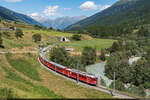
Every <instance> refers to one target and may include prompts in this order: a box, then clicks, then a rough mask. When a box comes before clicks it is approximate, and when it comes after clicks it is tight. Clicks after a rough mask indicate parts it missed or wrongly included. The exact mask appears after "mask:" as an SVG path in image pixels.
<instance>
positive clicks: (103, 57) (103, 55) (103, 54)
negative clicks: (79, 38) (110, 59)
mask: <svg viewBox="0 0 150 100" xmlns="http://www.w3.org/2000/svg"><path fill="white" fill-rule="evenodd" d="M100 59H101V60H102V61H105V60H106V57H105V51H104V49H102V50H101V55H100Z"/></svg>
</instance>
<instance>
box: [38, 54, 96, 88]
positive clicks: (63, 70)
mask: <svg viewBox="0 0 150 100" xmlns="http://www.w3.org/2000/svg"><path fill="white" fill-rule="evenodd" d="M39 60H40V62H41V63H42V64H43V65H45V66H46V67H47V68H49V69H52V70H54V71H56V72H58V73H60V74H63V75H65V76H67V77H70V78H73V79H76V80H77V78H78V80H79V81H81V82H84V83H87V84H90V85H97V77H96V76H95V75H93V74H90V73H86V72H81V71H77V70H75V69H70V68H67V67H64V66H62V65H59V64H57V63H54V62H52V61H50V60H48V59H47V58H46V57H45V56H44V55H42V54H40V56H39Z"/></svg>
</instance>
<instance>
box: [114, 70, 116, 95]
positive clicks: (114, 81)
mask: <svg viewBox="0 0 150 100" xmlns="http://www.w3.org/2000/svg"><path fill="white" fill-rule="evenodd" d="M115 79H116V73H115V72H114V93H115V86H116V85H115Z"/></svg>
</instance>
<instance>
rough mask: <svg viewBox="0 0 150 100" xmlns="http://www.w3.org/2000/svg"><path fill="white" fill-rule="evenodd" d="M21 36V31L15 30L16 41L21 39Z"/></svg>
mask: <svg viewBox="0 0 150 100" xmlns="http://www.w3.org/2000/svg"><path fill="white" fill-rule="evenodd" d="M23 35H24V34H23V32H22V30H21V29H16V32H15V36H16V38H17V39H18V38H22V37H23Z"/></svg>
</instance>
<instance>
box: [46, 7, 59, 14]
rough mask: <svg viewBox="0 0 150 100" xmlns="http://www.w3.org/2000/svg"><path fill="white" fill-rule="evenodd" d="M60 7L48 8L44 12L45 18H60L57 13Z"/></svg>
mask: <svg viewBox="0 0 150 100" xmlns="http://www.w3.org/2000/svg"><path fill="white" fill-rule="evenodd" d="M58 8H59V6H58V5H55V6H47V7H46V9H45V10H44V11H43V13H44V15H45V16H58V15H59V14H58V13H57V10H58Z"/></svg>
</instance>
